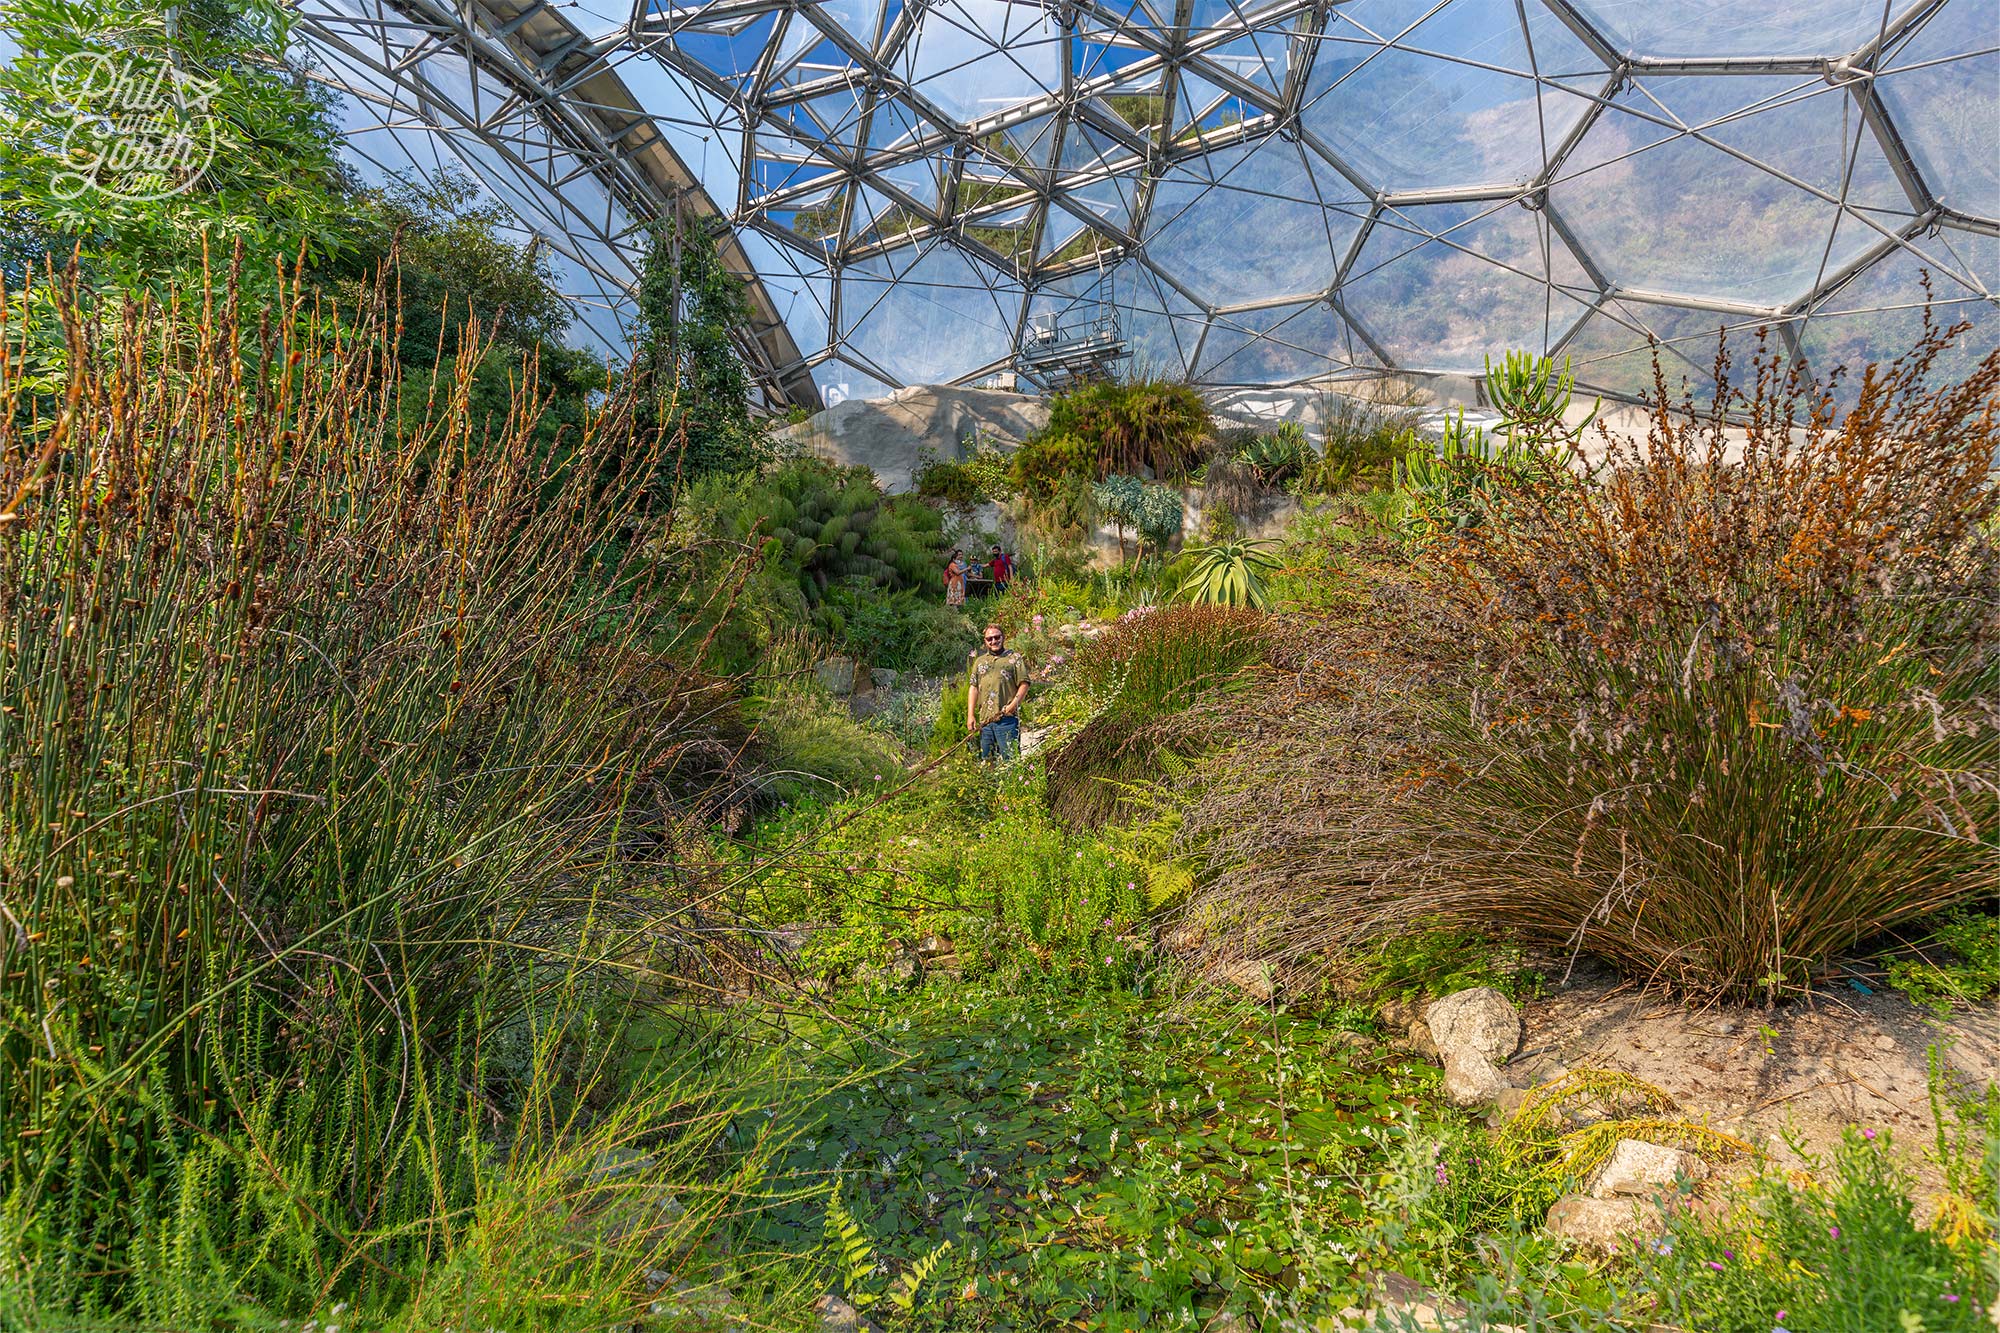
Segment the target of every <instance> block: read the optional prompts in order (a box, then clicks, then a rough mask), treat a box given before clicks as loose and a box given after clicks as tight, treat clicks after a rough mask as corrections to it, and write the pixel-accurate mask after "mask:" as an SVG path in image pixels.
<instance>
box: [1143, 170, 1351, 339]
mask: <svg viewBox="0 0 2000 1333" xmlns="http://www.w3.org/2000/svg"><path fill="white" fill-rule="evenodd" d="M1368 207H1369V206H1368V203H1367V201H1365V200H1363V199H1361V198H1359V197H1358V195H1357V193H1356V191H1355V190H1354V188H1353V187H1352V186H1351V185H1350V184H1348V182H1347V180H1346V179H1345V178H1344V177H1342V176H1341V175H1340V173H1338V172H1337V171H1335V170H1334V169H1333V168H1332V167H1331V166H1329V165H1327V164H1325V163H1324V162H1321V163H1319V164H1318V165H1317V167H1315V166H1314V165H1313V159H1312V158H1310V157H1309V155H1308V154H1307V153H1306V152H1305V151H1304V150H1303V149H1302V148H1301V147H1300V146H1299V145H1298V144H1296V143H1291V142H1288V141H1287V140H1285V139H1284V138H1282V137H1280V136H1277V135H1269V136H1266V137H1265V138H1262V139H1259V140H1257V141H1256V142H1254V143H1250V144H1238V145H1236V146H1234V147H1231V148H1225V149H1220V150H1218V151H1216V152H1214V153H1211V154H1209V155H1207V156H1206V157H1202V158H1196V159H1193V160H1191V161H1187V162H1182V163H1178V164H1176V165H1175V166H1174V167H1172V168H1170V169H1169V170H1168V171H1167V173H1166V175H1165V176H1163V177H1162V178H1161V179H1160V181H1159V182H1158V183H1157V184H1156V185H1155V186H1154V187H1153V200H1152V205H1151V208H1150V210H1149V214H1148V221H1147V224H1146V230H1147V241H1146V251H1147V257H1148V258H1149V259H1150V260H1151V261H1152V262H1153V263H1154V264H1156V265H1157V266H1158V267H1159V268H1160V269H1161V271H1163V272H1165V273H1168V274H1171V275H1172V276H1173V277H1174V279H1175V280H1176V281H1177V282H1180V283H1182V284H1183V285H1184V286H1186V287H1187V288H1188V290H1189V291H1191V292H1193V293H1195V294H1196V295H1197V296H1199V297H1201V298H1202V299H1203V300H1205V301H1208V302H1210V303H1212V304H1218V305H1220V304H1233V303H1238V302H1248V301H1263V300H1270V299H1271V298H1273V297H1278V296H1286V295H1298V294H1305V293H1308V292H1315V291H1323V290H1325V289H1326V288H1328V287H1330V286H1331V285H1332V284H1333V277H1334V270H1335V267H1336V265H1337V264H1338V262H1339V259H1340V258H1341V256H1342V255H1343V254H1344V253H1345V252H1346V249H1347V247H1348V245H1349V243H1350V242H1351V241H1352V240H1353V239H1354V236H1355V234H1356V233H1357V232H1358V231H1359V230H1360V226H1361V220H1362V219H1363V218H1364V217H1366V216H1367V212H1368Z"/></svg>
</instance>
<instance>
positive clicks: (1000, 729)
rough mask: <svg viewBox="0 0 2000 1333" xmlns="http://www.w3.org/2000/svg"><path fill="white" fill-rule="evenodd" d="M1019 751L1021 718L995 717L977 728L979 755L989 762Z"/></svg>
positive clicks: (1010, 755) (1011, 756)
mask: <svg viewBox="0 0 2000 1333" xmlns="http://www.w3.org/2000/svg"><path fill="white" fill-rule="evenodd" d="M1020 753H1021V719H1020V718H1018V717H1005V716H1002V717H996V718H994V719H993V720H992V721H991V722H988V723H987V724H986V725H985V726H983V727H981V728H980V729H979V757H980V758H981V759H982V760H985V761H987V762H991V761H992V760H995V759H1012V758H1014V757H1015V756H1016V755H1018V754H1020Z"/></svg>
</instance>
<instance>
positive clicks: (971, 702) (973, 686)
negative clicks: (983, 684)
mask: <svg viewBox="0 0 2000 1333" xmlns="http://www.w3.org/2000/svg"><path fill="white" fill-rule="evenodd" d="M978 707H979V684H978V682H977V681H975V680H973V679H972V672H970V671H967V672H966V673H965V729H966V730H967V731H974V730H977V728H978V726H979V720H978V715H977V714H976V713H975V712H974V711H973V710H974V709H976V708H978Z"/></svg>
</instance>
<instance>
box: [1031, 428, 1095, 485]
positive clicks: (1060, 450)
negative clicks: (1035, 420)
mask: <svg viewBox="0 0 2000 1333" xmlns="http://www.w3.org/2000/svg"><path fill="white" fill-rule="evenodd" d="M1012 471H1013V480H1014V484H1015V485H1016V486H1017V487H1019V488H1020V489H1021V490H1023V491H1026V492H1027V494H1028V497H1029V498H1030V499H1033V500H1045V499H1048V498H1049V497H1050V496H1053V495H1054V494H1056V492H1057V491H1058V490H1060V489H1061V488H1062V487H1063V484H1064V483H1065V482H1074V481H1079V480H1080V481H1084V482H1089V481H1091V480H1093V479H1094V477H1095V475H1096V471H1097V448H1096V446H1095V445H1094V444H1093V443H1092V442H1090V441H1089V440H1086V439H1084V438H1083V437H1081V436H1078V435H1072V434H1067V433H1064V432H1060V431H1052V430H1043V431H1038V432H1036V433H1035V434H1033V435H1030V436H1029V437H1028V438H1027V439H1026V440H1023V441H1022V442H1021V447H1020V448H1019V449H1016V450H1015V451H1014V457H1013V460H1012Z"/></svg>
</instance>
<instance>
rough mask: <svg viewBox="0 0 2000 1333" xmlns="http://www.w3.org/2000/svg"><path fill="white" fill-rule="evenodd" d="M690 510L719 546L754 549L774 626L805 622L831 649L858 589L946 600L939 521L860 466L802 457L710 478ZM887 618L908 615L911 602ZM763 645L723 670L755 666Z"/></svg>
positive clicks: (744, 651) (742, 647)
mask: <svg viewBox="0 0 2000 1333" xmlns="http://www.w3.org/2000/svg"><path fill="white" fill-rule="evenodd" d="M686 508H687V509H688V510H689V512H690V513H691V514H692V515H694V516H695V518H696V520H697V521H698V522H699V523H700V524H701V526H703V527H704V528H705V529H706V530H708V531H710V532H712V533H713V534H714V535H715V536H717V537H719V538H721V539H723V540H724V541H727V542H734V543H750V542H753V541H754V542H755V543H756V548H757V549H758V550H759V551H760V552H761V553H762V557H763V569H762V571H761V573H760V576H759V577H760V578H761V579H762V580H763V581H764V592H765V595H766V597H767V599H768V600H770V601H771V602H772V603H774V608H775V610H774V613H775V614H776V615H777V616H778V618H780V619H783V618H785V617H787V616H789V617H790V618H794V619H798V620H806V621H810V622H812V623H814V624H816V625H817V626H818V627H819V628H820V629H821V631H822V632H823V633H825V634H826V635H827V636H828V637H829V638H830V639H832V640H833V641H834V642H836V643H839V642H842V641H843V640H844V639H845V638H846V637H847V636H846V633H845V630H844V628H843V627H844V625H845V623H846V622H845V614H846V612H847V611H851V610H853V609H854V608H855V607H856V606H857V605H858V603H859V602H860V601H862V600H865V594H863V593H861V592H860V591H859V590H860V589H864V588H866V589H873V590H875V592H876V593H877V594H878V595H881V596H885V597H893V596H895V595H896V594H897V593H899V592H902V591H905V590H913V591H914V592H915V593H916V594H917V595H919V596H936V597H938V598H939V599H940V600H942V596H943V585H942V583H941V582H940V580H939V571H940V570H941V569H942V568H943V566H944V557H945V544H944V542H945V539H944V520H943V519H942V517H941V516H940V515H939V514H938V511H937V510H936V509H935V508H933V507H932V506H930V505H928V504H925V503H924V502H923V501H922V500H920V499H918V498H917V497H916V496H913V495H899V496H888V495H885V494H884V493H883V491H882V488H881V486H880V485H879V484H878V483H877V482H876V480H875V476H874V474H873V473H872V472H870V471H869V470H868V469H867V468H865V467H847V468H843V467H837V466H835V465H834V464H832V463H828V462H826V461H824V460H822V459H818V458H798V459H792V460H790V461H787V462H783V463H780V464H777V465H775V466H773V467H770V468H767V469H766V470H764V471H763V472H761V473H756V474H748V475H741V476H734V477H711V478H707V479H704V480H703V481H701V482H699V483H697V484H696V485H695V486H694V487H692V488H690V492H689V495H688V497H687V499H686ZM837 589H845V590H846V591H844V592H836V591H835V590H837ZM738 596H739V598H740V596H741V593H739V594H738ZM889 614H890V615H891V616H892V617H894V616H903V617H913V616H914V615H915V612H914V603H913V602H911V603H905V604H903V605H902V606H901V607H900V608H899V609H897V610H894V611H892V612H890V613H889ZM771 632H773V630H772V629H771V628H770V627H766V629H765V630H764V633H765V634H766V635H767V636H768V634H769V633H771ZM761 647H762V645H761V644H760V643H756V642H749V643H742V644H739V645H737V646H736V649H735V651H736V652H737V654H739V656H737V657H735V658H733V659H732V660H730V662H729V665H731V666H733V667H735V668H737V669H747V668H749V667H751V666H752V665H754V663H755V655H756V653H757V652H758V651H760V650H761Z"/></svg>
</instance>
